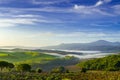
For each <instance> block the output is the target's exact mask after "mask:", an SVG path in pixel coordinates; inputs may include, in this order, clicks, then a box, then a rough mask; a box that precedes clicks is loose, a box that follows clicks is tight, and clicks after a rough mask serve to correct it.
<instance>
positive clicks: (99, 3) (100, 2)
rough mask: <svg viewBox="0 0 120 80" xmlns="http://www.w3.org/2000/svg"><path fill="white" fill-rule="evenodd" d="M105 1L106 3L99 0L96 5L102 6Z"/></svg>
mask: <svg viewBox="0 0 120 80" xmlns="http://www.w3.org/2000/svg"><path fill="white" fill-rule="evenodd" d="M103 3H104V2H103V1H101V0H99V1H98V2H97V3H96V4H95V7H97V6H100V5H102V4H103Z"/></svg>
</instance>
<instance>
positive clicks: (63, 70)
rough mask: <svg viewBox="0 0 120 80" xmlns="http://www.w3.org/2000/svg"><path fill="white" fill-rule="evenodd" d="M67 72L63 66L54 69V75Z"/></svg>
mask: <svg viewBox="0 0 120 80" xmlns="http://www.w3.org/2000/svg"><path fill="white" fill-rule="evenodd" d="M65 71H66V69H65V68H64V67H62V66H60V67H57V68H54V69H53V70H52V72H54V73H64V72H65Z"/></svg>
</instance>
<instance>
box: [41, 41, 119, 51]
mask: <svg viewBox="0 0 120 80" xmlns="http://www.w3.org/2000/svg"><path fill="white" fill-rule="evenodd" d="M42 49H67V50H99V51H107V50H120V42H110V41H106V40H98V41H94V42H90V43H70V44H68V43H67V44H65V43H62V44H60V45H56V46H48V47H42Z"/></svg>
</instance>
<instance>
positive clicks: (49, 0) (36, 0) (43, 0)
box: [32, 0, 68, 5]
mask: <svg viewBox="0 0 120 80" xmlns="http://www.w3.org/2000/svg"><path fill="white" fill-rule="evenodd" d="M66 1H68V0H32V3H33V4H42V5H49V4H56V3H61V2H66Z"/></svg>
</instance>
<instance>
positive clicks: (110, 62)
mask: <svg viewBox="0 0 120 80" xmlns="http://www.w3.org/2000/svg"><path fill="white" fill-rule="evenodd" d="M78 66H80V67H82V68H86V69H88V70H109V71H117V70H120V54H118V55H110V56H107V57H104V58H98V59H92V60H87V61H83V62H81V63H79V64H78Z"/></svg>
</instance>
